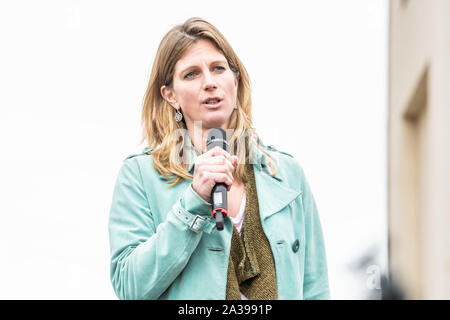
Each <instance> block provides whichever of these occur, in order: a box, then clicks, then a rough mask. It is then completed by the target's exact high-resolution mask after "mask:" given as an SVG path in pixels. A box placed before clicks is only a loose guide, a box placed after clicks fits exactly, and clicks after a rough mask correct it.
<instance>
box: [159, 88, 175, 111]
mask: <svg viewBox="0 0 450 320" xmlns="http://www.w3.org/2000/svg"><path fill="white" fill-rule="evenodd" d="M160 91H161V96H162V97H163V98H164V100H166V101H167V102H168V103H169V104H170V105H171V106H172V107H174V108H175V109H178V103H177V99H176V97H175V93H174V92H173V89H172V88H168V87H166V86H162V87H161V89H160Z"/></svg>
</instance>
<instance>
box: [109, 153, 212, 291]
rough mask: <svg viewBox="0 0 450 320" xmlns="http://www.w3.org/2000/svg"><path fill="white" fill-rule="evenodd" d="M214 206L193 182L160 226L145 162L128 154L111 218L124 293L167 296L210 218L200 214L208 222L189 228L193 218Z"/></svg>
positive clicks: (117, 277) (116, 270)
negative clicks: (151, 200) (149, 193)
mask: <svg viewBox="0 0 450 320" xmlns="http://www.w3.org/2000/svg"><path fill="white" fill-rule="evenodd" d="M159 192H164V190H160V191H159ZM210 212H211V205H210V204H208V203H207V202H205V201H204V200H203V199H201V198H200V196H198V195H197V194H196V193H195V192H194V191H193V189H192V188H191V185H190V186H189V187H188V188H186V191H185V192H184V194H183V195H182V197H181V198H180V199H178V200H177V201H176V203H175V204H174V206H173V207H172V209H171V210H170V212H169V213H168V214H167V219H166V220H165V221H164V222H162V223H160V224H159V225H158V226H157V228H156V227H155V223H154V219H153V213H152V210H151V207H150V204H149V202H148V200H147V196H146V193H145V190H144V188H143V183H142V177H141V173H140V168H139V163H138V161H137V159H136V158H131V159H126V160H125V161H124V163H123V164H122V167H121V169H120V171H119V174H118V176H117V179H116V184H115V187H114V192H113V200H112V204H111V209H110V216H109V224H108V229H109V241H110V251H111V264H110V277H111V283H112V286H113V288H114V291H115V293H116V295H117V296H118V298H119V299H157V298H158V297H159V296H161V295H162V293H164V291H165V290H166V289H167V288H168V287H169V286H170V285H171V283H172V282H173V281H174V280H175V278H176V277H177V276H178V275H179V274H180V273H181V271H182V270H183V269H184V267H185V266H186V264H187V263H188V261H189V258H190V256H191V254H192V252H193V251H194V250H195V248H196V247H197V245H198V243H199V241H200V238H201V236H202V233H203V232H205V231H206V229H207V227H208V226H207V225H206V224H207V223H208V220H207V221H206V222H204V221H203V220H201V219H195V221H200V223H204V224H203V225H202V227H203V229H202V230H201V231H200V232H194V231H192V230H191V229H189V226H190V224H191V223H192V221H194V218H195V216H196V215H201V216H209V213H210ZM211 224H212V223H211ZM210 230H211V229H210Z"/></svg>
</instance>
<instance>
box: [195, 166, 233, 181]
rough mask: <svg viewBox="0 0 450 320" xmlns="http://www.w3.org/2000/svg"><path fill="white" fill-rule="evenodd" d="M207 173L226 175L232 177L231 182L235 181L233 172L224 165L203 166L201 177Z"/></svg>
mask: <svg viewBox="0 0 450 320" xmlns="http://www.w3.org/2000/svg"><path fill="white" fill-rule="evenodd" d="M207 173H225V174H227V175H228V176H229V177H230V179H231V181H234V177H233V170H231V169H230V168H229V167H226V166H223V165H222V166H221V165H203V166H202V168H201V170H200V175H203V176H204V175H206V174H207Z"/></svg>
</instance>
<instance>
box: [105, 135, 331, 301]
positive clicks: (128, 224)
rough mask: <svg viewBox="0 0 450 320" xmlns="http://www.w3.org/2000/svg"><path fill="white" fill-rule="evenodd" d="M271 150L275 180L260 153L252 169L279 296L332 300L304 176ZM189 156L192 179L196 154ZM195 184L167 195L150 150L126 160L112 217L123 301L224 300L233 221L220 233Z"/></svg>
mask: <svg viewBox="0 0 450 320" xmlns="http://www.w3.org/2000/svg"><path fill="white" fill-rule="evenodd" d="M187 137H188V139H187V140H188V144H190V139H189V135H187ZM265 148H266V149H267V150H269V152H270V154H271V155H273V156H274V157H275V158H276V159H277V161H278V173H277V175H276V176H274V177H271V176H270V175H269V174H268V166H267V159H266V156H265V155H264V154H263V153H262V152H260V151H259V150H258V149H257V148H255V149H254V153H253V155H254V158H252V159H253V160H252V161H251V163H253V165H254V172H255V182H256V189H257V194H258V202H259V210H260V215H261V223H262V227H263V230H264V232H265V234H266V236H267V238H268V240H269V242H270V246H271V248H272V253H273V256H274V260H275V270H276V278H277V287H278V297H279V299H329V286H328V274H327V263H326V255H325V247H324V240H323V235H322V229H321V225H320V221H319V215H318V213H317V209H316V204H315V201H314V198H313V195H312V193H311V190H310V188H309V185H308V182H307V180H306V178H305V175H304V173H303V170H302V168H301V167H300V166H299V164H298V163H297V162H296V160H295V159H294V158H293V157H292V156H291V155H289V154H287V153H284V152H280V151H277V150H276V149H275V148H273V147H271V146H269V147H265ZM189 157H190V159H191V161H190V163H191V165H190V167H189V171H190V172H191V174H193V172H194V171H193V170H194V165H193V164H194V162H195V158H196V153H195V152H193V151H192V152H190V154H189ZM191 182H192V180H184V181H182V182H180V183H178V184H177V185H175V186H174V187H172V188H167V187H166V186H167V181H166V180H165V179H164V178H163V177H162V176H161V175H160V174H159V173H158V172H157V171H156V170H155V169H154V167H153V163H152V156H151V151H150V150H149V149H148V148H146V149H145V150H144V152H143V153H142V154H138V155H132V156H129V157H127V158H126V159H125V160H124V162H123V164H122V167H121V168H120V171H119V174H118V176H117V180H116V184H115V188H114V194H113V200H112V205H111V210H110V218H109V238H110V249H111V269H110V276H111V282H112V286H113V288H114V291H115V292H116V295H117V296H118V297H119V299H225V288H226V282H227V268H228V258H229V253H230V245H231V235H232V223H231V221H230V219H229V218H227V219H226V220H225V227H224V230H222V231H217V230H216V229H215V222H214V219H212V218H211V205H210V204H208V203H207V202H205V201H204V200H203V199H202V198H200V196H198V195H197V193H195V192H194V191H193V189H192V187H191Z"/></svg>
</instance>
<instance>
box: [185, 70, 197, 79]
mask: <svg viewBox="0 0 450 320" xmlns="http://www.w3.org/2000/svg"><path fill="white" fill-rule="evenodd" d="M194 74H195V72H194V71H191V72H189V73H188V74H187V75H185V76H184V78H185V79H188V78H192V77H191V76H190V75H194Z"/></svg>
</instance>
